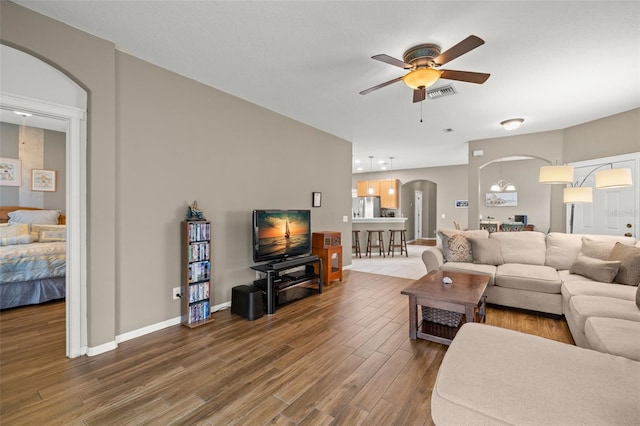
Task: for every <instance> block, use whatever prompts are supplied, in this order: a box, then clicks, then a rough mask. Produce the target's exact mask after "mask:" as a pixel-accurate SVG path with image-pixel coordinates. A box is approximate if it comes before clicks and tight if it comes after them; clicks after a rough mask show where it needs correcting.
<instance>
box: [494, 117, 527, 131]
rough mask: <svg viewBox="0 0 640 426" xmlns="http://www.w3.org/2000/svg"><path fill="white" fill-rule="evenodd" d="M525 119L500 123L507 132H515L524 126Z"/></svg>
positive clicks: (512, 119)
mask: <svg viewBox="0 0 640 426" xmlns="http://www.w3.org/2000/svg"><path fill="white" fill-rule="evenodd" d="M523 121H524V118H510V119H508V120H504V121H502V122H500V125H501V126H502V127H504V128H505V129H506V130H515V129H517V128H518V127H520V126H521V125H522V122H523Z"/></svg>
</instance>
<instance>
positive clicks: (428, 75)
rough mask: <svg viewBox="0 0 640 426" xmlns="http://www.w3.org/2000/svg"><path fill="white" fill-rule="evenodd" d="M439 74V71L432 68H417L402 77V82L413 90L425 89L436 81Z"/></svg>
mask: <svg viewBox="0 0 640 426" xmlns="http://www.w3.org/2000/svg"><path fill="white" fill-rule="evenodd" d="M440 74H442V72H441V71H438V70H435V69H433V68H418V69H415V70H413V71H411V72H410V73H408V74H407V75H405V76H404V77H402V81H404V84H406V85H407V86H409V87H411V88H412V89H414V90H415V89H418V88H420V87H424V88H427V87H429V86H431V85H432V84H433V83H435V82H436V81H438V79H439V78H440Z"/></svg>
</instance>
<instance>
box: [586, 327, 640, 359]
mask: <svg viewBox="0 0 640 426" xmlns="http://www.w3.org/2000/svg"><path fill="white" fill-rule="evenodd" d="M584 334H585V335H586V337H587V341H588V342H589V346H590V347H591V349H595V350H596V351H599V352H604V353H609V354H611V355H620V356H623V357H625V358H629V359H632V360H634V361H640V343H639V341H640V322H636V321H628V320H622V319H617V318H602V317H589V318H587V321H586V323H585V326H584Z"/></svg>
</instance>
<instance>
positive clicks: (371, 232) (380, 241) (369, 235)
mask: <svg viewBox="0 0 640 426" xmlns="http://www.w3.org/2000/svg"><path fill="white" fill-rule="evenodd" d="M383 232H384V231H383V230H378V229H376V230H373V229H367V253H366V254H365V256H369V257H371V249H372V248H376V247H378V251H379V254H380V255H382V257H386V256H385V255H384V239H383ZM374 234H378V237H377V238H378V244H372V243H373V241H372V237H375V235H374Z"/></svg>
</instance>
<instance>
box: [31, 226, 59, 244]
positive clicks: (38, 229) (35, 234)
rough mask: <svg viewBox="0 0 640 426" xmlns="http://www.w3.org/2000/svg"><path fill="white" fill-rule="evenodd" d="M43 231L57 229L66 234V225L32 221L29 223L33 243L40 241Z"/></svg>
mask: <svg viewBox="0 0 640 426" xmlns="http://www.w3.org/2000/svg"><path fill="white" fill-rule="evenodd" d="M43 231H59V232H64V233H65V234H66V232H67V225H44V224H41V223H34V224H33V225H31V239H32V240H33V242H34V243H37V242H38V241H40V237H41V234H42V232H43ZM65 239H66V237H65ZM61 241H64V240H61Z"/></svg>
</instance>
